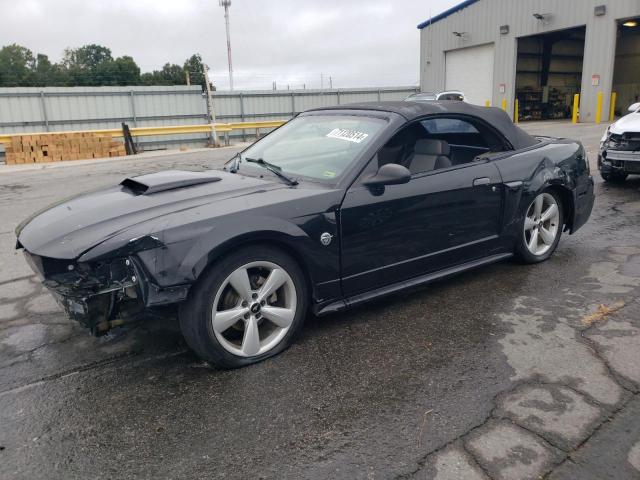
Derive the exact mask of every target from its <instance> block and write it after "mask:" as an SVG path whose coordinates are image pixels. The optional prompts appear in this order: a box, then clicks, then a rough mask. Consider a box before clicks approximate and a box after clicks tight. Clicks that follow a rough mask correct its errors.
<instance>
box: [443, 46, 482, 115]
mask: <svg viewBox="0 0 640 480" xmlns="http://www.w3.org/2000/svg"><path fill="white" fill-rule="evenodd" d="M493 50H494V48H493V43H490V44H487V45H480V46H479V47H469V48H461V49H460V50H451V51H449V52H446V63H445V65H446V66H445V86H446V89H447V90H462V92H464V94H465V97H466V98H467V101H468V102H469V103H473V104H476V105H484V104H485V102H486V101H487V100H491V99H492V92H493V57H494V53H493Z"/></svg>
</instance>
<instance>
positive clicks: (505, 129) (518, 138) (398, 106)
mask: <svg viewBox="0 0 640 480" xmlns="http://www.w3.org/2000/svg"><path fill="white" fill-rule="evenodd" d="M320 110H322V111H324V110H365V111H366V110H373V111H378V112H392V113H395V114H398V115H401V116H402V117H404V118H405V119H407V121H411V120H415V119H416V118H420V117H424V116H425V115H438V114H440V115H442V114H448V113H452V114H459V115H470V116H472V117H478V118H480V119H482V120H484V121H485V122H487V123H488V124H490V125H492V126H493V127H494V128H495V129H496V130H498V131H499V132H501V133H502V135H504V137H505V138H506V139H507V140H508V141H509V143H511V145H512V146H513V148H514V149H516V150H519V149H521V148H527V147H531V146H533V145H536V144H537V143H539V142H538V140H536V139H535V138H534V137H532V136H531V135H529V134H528V133H527V132H525V131H524V130H521V129H520V128H518V127H517V126H516V125H515V124H514V123H513V122H512V121H511V118H509V115H507V114H506V112H504V111H503V110H501V109H499V108H493V107H480V106H477V105H471V104H469V103H466V102H458V101H451V100H447V101H439V102H435V101H434V102H407V101H403V102H363V103H350V104H346V105H336V106H334V107H322V108H315V109H313V110H311V111H320Z"/></svg>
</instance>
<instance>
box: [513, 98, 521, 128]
mask: <svg viewBox="0 0 640 480" xmlns="http://www.w3.org/2000/svg"><path fill="white" fill-rule="evenodd" d="M519 120H520V102H518V99H517V98H516V110H515V112H514V114H513V123H518V121H519Z"/></svg>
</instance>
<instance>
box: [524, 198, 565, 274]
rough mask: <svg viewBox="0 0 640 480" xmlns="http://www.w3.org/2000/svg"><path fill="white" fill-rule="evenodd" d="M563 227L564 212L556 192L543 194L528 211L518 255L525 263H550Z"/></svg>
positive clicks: (535, 199) (533, 202) (532, 203)
mask: <svg viewBox="0 0 640 480" xmlns="http://www.w3.org/2000/svg"><path fill="white" fill-rule="evenodd" d="M563 226H564V212H563V208H562V200H561V199H560V197H559V196H558V194H556V193H555V192H554V191H552V190H546V191H544V192H542V193H540V194H539V195H538V196H536V198H534V199H533V201H532V202H531V204H530V205H529V207H528V208H527V212H526V214H525V217H524V221H523V224H522V229H521V233H520V235H519V238H518V243H517V245H516V253H517V254H518V256H519V257H520V259H521V260H522V261H524V262H525V263H539V262H543V261H545V260H547V259H548V258H549V257H550V256H551V255H553V252H554V251H555V250H556V248H557V246H558V243H559V242H560V237H561V236H562V227H563Z"/></svg>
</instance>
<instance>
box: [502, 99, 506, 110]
mask: <svg viewBox="0 0 640 480" xmlns="http://www.w3.org/2000/svg"><path fill="white" fill-rule="evenodd" d="M502 110H504V111H505V112H506V111H507V99H506V98H503V99H502Z"/></svg>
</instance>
